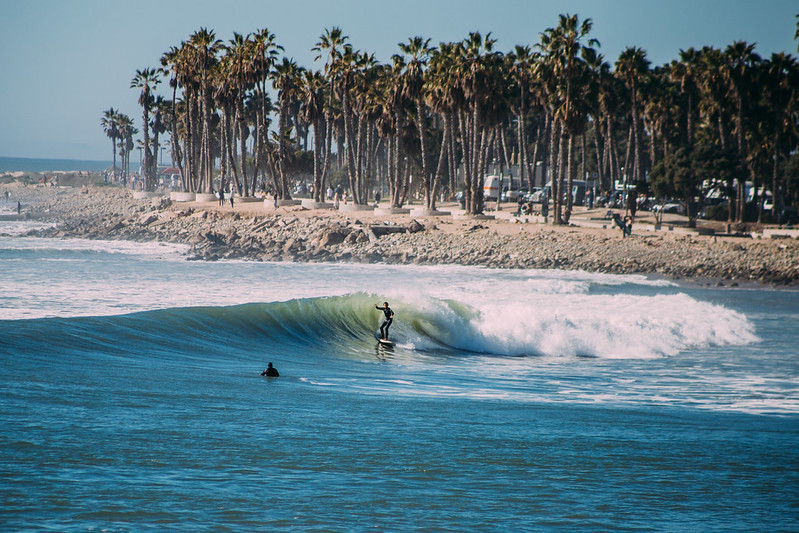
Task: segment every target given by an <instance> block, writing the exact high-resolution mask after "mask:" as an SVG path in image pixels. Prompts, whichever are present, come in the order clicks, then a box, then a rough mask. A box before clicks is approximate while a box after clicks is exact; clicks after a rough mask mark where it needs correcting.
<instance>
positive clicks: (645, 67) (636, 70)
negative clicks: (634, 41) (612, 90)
mask: <svg viewBox="0 0 799 533" xmlns="http://www.w3.org/2000/svg"><path fill="white" fill-rule="evenodd" d="M616 75H617V76H619V77H620V78H621V79H622V80H623V81H624V83H625V85H626V86H627V89H628V90H629V91H630V121H631V122H630V127H631V128H632V139H633V151H632V154H633V171H632V181H634V182H636V183H638V182H640V181H642V180H643V177H644V172H643V169H642V167H641V164H642V162H641V141H642V139H641V135H642V134H641V131H640V118H639V115H638V112H639V106H640V103H639V102H640V101H641V90H642V88H643V84H644V83H645V81H646V78H647V76H648V75H649V60H648V59H647V58H646V51H645V50H642V49H641V48H637V47H629V48H626V49H625V50H624V51H622V53H621V55H620V56H619V59H618V60H617V61H616Z"/></svg>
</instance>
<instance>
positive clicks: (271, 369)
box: [261, 363, 280, 378]
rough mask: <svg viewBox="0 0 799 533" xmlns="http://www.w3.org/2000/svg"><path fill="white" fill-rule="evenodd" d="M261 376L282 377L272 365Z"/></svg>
mask: <svg viewBox="0 0 799 533" xmlns="http://www.w3.org/2000/svg"><path fill="white" fill-rule="evenodd" d="M261 375H262V376H266V377H268V378H276V377H280V373H279V372H278V371H277V368H275V367H273V366H272V363H269V368H267V369H266V370H264V371H263V372H261Z"/></svg>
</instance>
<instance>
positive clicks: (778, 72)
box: [763, 52, 799, 223]
mask: <svg viewBox="0 0 799 533" xmlns="http://www.w3.org/2000/svg"><path fill="white" fill-rule="evenodd" d="M765 66H766V69H765V82H766V83H764V87H765V92H764V93H763V101H764V103H765V104H766V106H767V108H768V110H769V112H770V113H771V114H772V115H773V119H772V120H773V128H774V131H773V134H772V141H771V148H772V152H773V153H772V158H771V159H772V162H773V167H772V176H771V194H772V196H773V198H774V211H773V213H774V214H775V215H776V222H777V223H780V222H781V216H782V212H781V211H782V209H781V208H782V204H783V197H782V188H781V187H780V182H779V175H780V174H779V165H780V160H781V156H782V154H783V153H785V152H784V150H785V147H784V146H783V145H782V144H783V143H782V139H783V136H784V135H786V134H790V133H791V130H792V129H793V128H794V127H795V125H796V123H795V122H794V121H792V119H791V114H792V113H795V112H796V111H797V110H796V102H797V96H799V63H797V61H796V58H794V57H793V56H791V55H788V54H786V53H784V52H780V53H778V54H771V59H770V60H769V61H768V62H767V64H766V65H765ZM792 104H793V106H792Z"/></svg>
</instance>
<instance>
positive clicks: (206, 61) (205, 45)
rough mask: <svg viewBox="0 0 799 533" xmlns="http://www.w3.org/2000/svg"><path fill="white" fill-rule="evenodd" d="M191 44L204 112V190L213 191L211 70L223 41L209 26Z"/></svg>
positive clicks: (201, 107)
mask: <svg viewBox="0 0 799 533" xmlns="http://www.w3.org/2000/svg"><path fill="white" fill-rule="evenodd" d="M189 44H191V46H193V48H194V50H195V58H196V72H197V77H198V78H199V82H200V109H201V113H202V139H201V149H200V171H201V172H200V173H201V182H202V185H201V187H202V191H203V192H205V193H212V192H214V191H213V155H212V133H211V114H212V107H213V96H212V84H211V76H212V73H211V70H212V68H213V67H214V66H215V65H216V63H217V61H218V57H217V54H218V53H219V52H220V51H221V49H222V41H221V40H219V39H217V38H216V33H215V32H214V31H213V30H209V29H207V28H200V29H199V30H198V31H196V32H194V33H193V34H192V35H191V37H190V38H189Z"/></svg>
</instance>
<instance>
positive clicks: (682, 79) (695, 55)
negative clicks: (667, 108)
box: [671, 47, 701, 145]
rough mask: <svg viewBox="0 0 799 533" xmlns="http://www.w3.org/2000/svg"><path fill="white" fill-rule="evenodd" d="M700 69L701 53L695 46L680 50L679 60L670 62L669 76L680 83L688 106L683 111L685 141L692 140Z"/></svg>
mask: <svg viewBox="0 0 799 533" xmlns="http://www.w3.org/2000/svg"><path fill="white" fill-rule="evenodd" d="M700 70H701V54H700V52H699V51H697V50H696V49H695V48H693V47H691V48H689V49H687V50H680V59H679V61H672V63H671V77H672V78H673V79H674V80H675V81H677V82H678V83H679V84H680V91H681V92H682V94H683V95H685V98H686V99H687V105H688V108H687V110H686V113H685V119H686V120H685V142H686V143H687V144H688V145H691V144H693V142H694V124H695V119H694V116H695V114H696V100H697V97H698V92H699V88H698V86H697V84H698V79H699V73H700Z"/></svg>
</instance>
